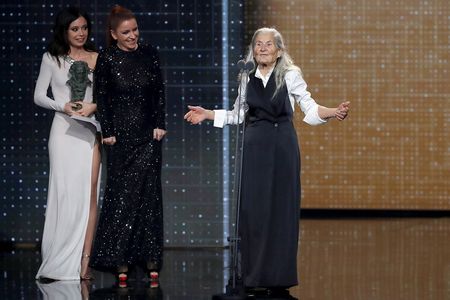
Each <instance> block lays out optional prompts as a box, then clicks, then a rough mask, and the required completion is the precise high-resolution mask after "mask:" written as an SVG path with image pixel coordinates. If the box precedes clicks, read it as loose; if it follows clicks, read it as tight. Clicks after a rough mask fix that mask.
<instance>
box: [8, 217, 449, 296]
mask: <svg viewBox="0 0 450 300" xmlns="http://www.w3.org/2000/svg"><path fill="white" fill-rule="evenodd" d="M300 226H301V239H300V251H299V256H298V274H299V279H300V285H299V286H297V287H294V288H292V289H291V290H290V293H291V295H292V298H291V299H299V300H309V299H315V300H326V299H333V300H341V299H344V300H372V299H373V300H385V299H396V300H401V299H405V300H406V299H407V300H414V299H417V300H419V299H420V300H423V299H427V300H445V299H449V300H450V239H449V236H450V218H372V219H359V218H356V219H305V220H302V221H301V223H300ZM280 247H282V245H280ZM0 254H1V263H0V264H1V268H2V271H3V276H2V278H1V279H2V281H1V283H0V299H11V300H13V299H14V300H17V299H55V300H59V299H68V300H72V299H88V298H89V299H152V300H156V299H158V300H159V299H168V300H178V299H195V300H200V299H211V298H212V295H214V294H217V293H220V292H223V289H224V287H225V284H226V281H227V277H228V270H227V266H228V260H229V251H228V250H226V249H221V248H211V249H205V248H202V249H192V248H183V249H167V250H166V251H165V253H164V268H163V271H162V273H161V279H160V287H159V288H150V287H149V283H148V282H147V281H145V280H144V279H143V278H144V277H145V276H144V275H143V273H142V272H141V271H140V270H137V271H135V272H134V273H133V274H132V275H131V279H130V282H129V287H128V288H117V287H114V278H113V276H112V275H110V274H106V273H99V272H95V280H94V281H93V282H92V284H80V283H79V282H54V283H51V284H37V283H36V282H35V280H34V275H35V273H36V271H37V268H38V265H39V262H40V254H39V252H38V251H34V250H26V249H22V250H20V249H18V250H15V251H11V252H2V253H0ZM83 296H84V297H83ZM264 299H270V298H264Z"/></svg>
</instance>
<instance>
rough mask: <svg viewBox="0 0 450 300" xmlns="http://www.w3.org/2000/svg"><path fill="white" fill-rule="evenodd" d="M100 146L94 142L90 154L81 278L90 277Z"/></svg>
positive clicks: (95, 219) (95, 220) (95, 221)
mask: <svg viewBox="0 0 450 300" xmlns="http://www.w3.org/2000/svg"><path fill="white" fill-rule="evenodd" d="M100 161H101V158H100V146H99V143H98V142H96V143H95V146H94V153H93V156H92V172H91V200H90V204H89V219H88V224H87V229H86V236H85V238H84V246H83V256H82V258H81V271H80V277H81V279H88V280H89V279H92V275H91V274H90V270H89V258H90V256H91V248H92V240H93V239H94V233H95V226H96V223H97V186H98V180H99V178H98V176H99V173H100Z"/></svg>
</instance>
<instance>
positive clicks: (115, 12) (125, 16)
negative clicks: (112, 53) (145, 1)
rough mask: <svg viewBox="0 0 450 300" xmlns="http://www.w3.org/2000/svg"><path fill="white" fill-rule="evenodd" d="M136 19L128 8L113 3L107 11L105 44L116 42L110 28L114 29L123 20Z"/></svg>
mask: <svg viewBox="0 0 450 300" xmlns="http://www.w3.org/2000/svg"><path fill="white" fill-rule="evenodd" d="M131 19H136V17H135V16H134V14H133V12H132V11H131V10H129V9H126V8H125V7H123V6H120V5H115V6H114V7H113V8H112V9H111V11H110V12H109V16H108V22H107V31H106V44H107V45H108V46H111V45H113V44H116V43H117V41H116V40H115V39H114V38H113V36H112V35H111V30H114V31H115V30H116V29H117V27H119V26H120V24H122V22H123V21H127V20H131Z"/></svg>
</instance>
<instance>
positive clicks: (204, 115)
mask: <svg viewBox="0 0 450 300" xmlns="http://www.w3.org/2000/svg"><path fill="white" fill-rule="evenodd" d="M188 108H189V111H188V112H187V113H186V114H185V115H184V119H185V120H186V121H188V122H189V123H191V124H194V125H195V124H198V123H201V122H202V121H204V120H206V119H208V120H214V111H212V110H208V109H204V108H203V107H201V106H191V105H188Z"/></svg>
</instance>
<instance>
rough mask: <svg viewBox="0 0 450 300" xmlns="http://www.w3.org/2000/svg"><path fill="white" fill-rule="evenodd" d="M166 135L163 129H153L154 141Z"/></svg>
mask: <svg viewBox="0 0 450 300" xmlns="http://www.w3.org/2000/svg"><path fill="white" fill-rule="evenodd" d="M165 135H166V131H165V130H164V129H159V128H155V129H153V138H154V139H155V140H158V141H160V140H162V139H163V137H164V136H165Z"/></svg>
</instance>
